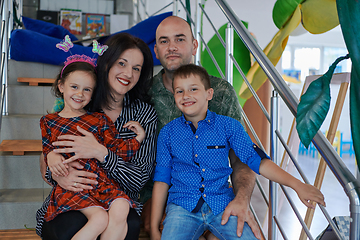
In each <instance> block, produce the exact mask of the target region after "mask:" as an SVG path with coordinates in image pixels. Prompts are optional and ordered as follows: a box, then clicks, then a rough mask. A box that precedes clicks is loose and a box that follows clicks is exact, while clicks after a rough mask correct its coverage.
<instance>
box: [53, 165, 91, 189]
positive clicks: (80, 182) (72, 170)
mask: <svg viewBox="0 0 360 240" xmlns="http://www.w3.org/2000/svg"><path fill="white" fill-rule="evenodd" d="M81 169H83V166H82V165H81V164H80V163H79V162H72V163H69V175H68V176H66V177H62V176H53V179H54V180H55V181H56V182H57V183H58V184H59V185H60V187H62V188H64V189H66V190H69V191H73V192H81V191H83V190H85V189H86V190H91V189H93V185H96V184H98V182H97V181H96V177H97V175H96V174H95V173H92V172H88V171H85V170H81Z"/></svg>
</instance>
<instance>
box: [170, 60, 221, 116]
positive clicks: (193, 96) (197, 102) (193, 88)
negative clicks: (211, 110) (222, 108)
mask: <svg viewBox="0 0 360 240" xmlns="http://www.w3.org/2000/svg"><path fill="white" fill-rule="evenodd" d="M173 76H174V81H173V90H174V98H175V103H176V106H177V107H178V108H179V109H180V111H181V112H182V113H184V116H185V118H186V119H187V120H188V121H191V122H193V123H194V122H196V123H197V122H198V121H200V120H203V119H205V117H206V112H207V109H208V102H209V101H210V100H211V99H212V96H213V93H214V90H213V89H212V88H211V87H210V78H209V74H208V73H207V72H206V70H205V69H204V68H203V67H200V66H196V65H194V64H187V65H184V66H181V67H179V68H178V69H177V70H175V72H174V75H173Z"/></svg>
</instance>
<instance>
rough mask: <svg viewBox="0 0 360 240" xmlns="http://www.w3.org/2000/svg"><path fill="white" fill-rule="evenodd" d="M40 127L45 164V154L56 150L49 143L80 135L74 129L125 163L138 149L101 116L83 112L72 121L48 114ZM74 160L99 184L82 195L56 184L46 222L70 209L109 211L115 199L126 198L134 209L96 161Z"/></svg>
mask: <svg viewBox="0 0 360 240" xmlns="http://www.w3.org/2000/svg"><path fill="white" fill-rule="evenodd" d="M40 126H41V135H42V145H43V153H44V157H45V162H46V163H47V154H48V153H50V152H51V151H52V150H53V149H54V148H55V147H54V146H52V143H53V142H55V141H57V138H58V136H60V135H64V134H71V135H81V133H80V132H79V131H77V129H76V127H77V126H79V127H81V128H83V129H85V130H87V131H89V132H92V133H93V134H94V136H95V137H96V139H97V140H98V142H99V143H101V144H103V145H104V146H105V147H106V148H107V149H108V150H110V151H112V152H114V153H116V154H117V155H118V156H120V157H122V158H123V159H124V161H128V160H129V159H130V158H131V157H132V156H133V155H134V154H135V153H136V151H137V150H138V149H139V147H140V143H139V142H138V141H137V140H136V139H135V138H130V139H126V140H123V139H121V137H120V135H119V133H118V132H117V130H116V128H115V126H114V124H113V123H112V122H111V120H110V119H109V118H108V117H107V116H106V115H105V114H103V113H91V114H90V113H86V114H84V115H82V116H79V117H74V118H63V117H60V116H59V115H58V113H53V114H48V115H46V116H43V117H42V118H41V120H40ZM56 148H58V147H56ZM62 155H63V156H64V158H65V159H68V158H69V157H71V156H73V155H74V154H73V153H63V154H62ZM77 161H79V162H80V164H82V165H83V166H84V170H87V171H89V172H93V173H96V174H97V175H98V177H97V178H96V181H98V184H97V185H96V186H94V188H93V189H92V190H84V191H81V192H73V191H67V190H65V189H63V188H61V187H60V186H59V185H56V186H55V187H54V188H53V190H52V192H51V197H50V203H49V206H48V209H47V212H46V214H45V220H46V221H50V220H52V219H54V218H55V217H56V216H57V215H58V214H60V213H63V212H67V211H70V210H81V209H84V208H87V207H93V206H99V207H102V208H104V209H105V210H108V209H109V208H110V205H111V203H112V202H113V201H114V200H115V199H118V198H122V199H126V200H127V201H128V202H129V204H130V206H131V207H135V206H136V205H135V204H134V202H133V201H132V200H131V199H130V198H129V197H128V196H127V195H126V194H125V193H124V192H123V191H122V190H121V187H120V186H119V184H118V183H117V182H116V181H114V180H113V179H112V178H110V177H108V175H107V174H106V172H105V170H104V169H103V168H102V167H101V166H100V164H99V161H98V160H97V159H78V160H77Z"/></svg>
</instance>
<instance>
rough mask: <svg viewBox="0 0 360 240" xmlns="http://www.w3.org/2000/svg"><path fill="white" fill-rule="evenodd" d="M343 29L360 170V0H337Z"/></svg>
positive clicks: (352, 127) (355, 143)
mask: <svg viewBox="0 0 360 240" xmlns="http://www.w3.org/2000/svg"><path fill="white" fill-rule="evenodd" d="M336 4H337V11H338V14H339V22H340V26H341V31H342V33H343V37H344V40H345V44H346V47H347V49H348V51H349V53H350V58H351V62H352V69H351V83H350V99H349V100H350V126H351V134H352V138H353V145H354V150H355V158H356V161H357V166H358V169H359V171H360V126H359V120H360V94H359V93H360V41H359V39H360V1H358V0H337V1H336Z"/></svg>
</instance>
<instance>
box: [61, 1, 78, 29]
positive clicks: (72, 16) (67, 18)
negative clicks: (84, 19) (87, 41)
mask: <svg viewBox="0 0 360 240" xmlns="http://www.w3.org/2000/svg"><path fill="white" fill-rule="evenodd" d="M60 25H61V26H63V27H64V28H66V29H67V30H69V31H70V33H72V34H77V35H79V34H81V10H77V9H65V8H62V9H61V10H60Z"/></svg>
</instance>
